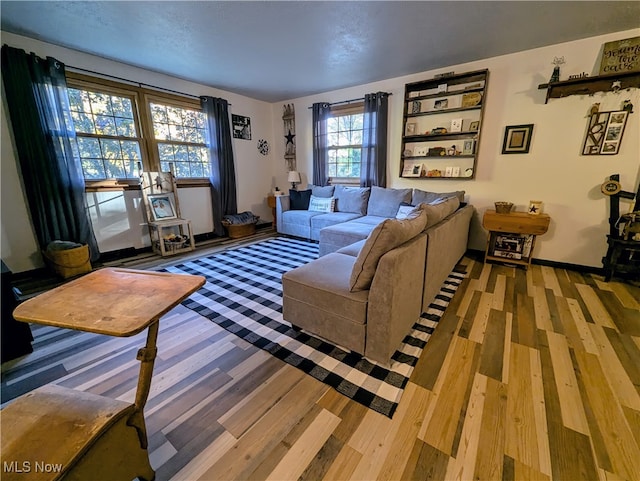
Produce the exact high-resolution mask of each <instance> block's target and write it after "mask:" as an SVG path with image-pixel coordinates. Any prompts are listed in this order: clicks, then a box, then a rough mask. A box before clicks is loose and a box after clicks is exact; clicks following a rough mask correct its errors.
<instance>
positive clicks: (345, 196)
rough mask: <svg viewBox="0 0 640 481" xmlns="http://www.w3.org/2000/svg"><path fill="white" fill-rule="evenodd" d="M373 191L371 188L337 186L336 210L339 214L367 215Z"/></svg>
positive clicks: (335, 195) (335, 194)
mask: <svg viewBox="0 0 640 481" xmlns="http://www.w3.org/2000/svg"><path fill="white" fill-rule="evenodd" d="M370 194H371V189H370V188H369V187H346V186H344V185H336V190H335V193H334V197H335V198H336V210H337V211H338V212H351V213H353V214H360V215H365V214H366V213H367V203H368V202H369V195H370Z"/></svg>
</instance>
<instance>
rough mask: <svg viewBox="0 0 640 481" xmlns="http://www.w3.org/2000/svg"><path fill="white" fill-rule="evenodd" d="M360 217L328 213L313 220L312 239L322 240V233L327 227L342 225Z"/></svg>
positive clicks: (350, 214) (349, 213)
mask: <svg viewBox="0 0 640 481" xmlns="http://www.w3.org/2000/svg"><path fill="white" fill-rule="evenodd" d="M357 217H358V214H353V213H351V212H327V213H322V214H320V215H317V216H315V217H312V218H311V238H312V239H314V240H320V231H321V230H322V229H324V228H325V227H331V226H334V225H336V224H338V225H341V224H343V223H345V222H348V221H350V220H352V219H355V218H357Z"/></svg>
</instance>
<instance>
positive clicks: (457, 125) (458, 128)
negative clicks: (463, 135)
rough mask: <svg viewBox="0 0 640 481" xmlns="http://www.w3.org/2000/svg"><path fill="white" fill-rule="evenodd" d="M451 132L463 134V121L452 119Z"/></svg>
mask: <svg viewBox="0 0 640 481" xmlns="http://www.w3.org/2000/svg"><path fill="white" fill-rule="evenodd" d="M450 132H462V119H452V120H451V130H450Z"/></svg>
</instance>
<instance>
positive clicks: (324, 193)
mask: <svg viewBox="0 0 640 481" xmlns="http://www.w3.org/2000/svg"><path fill="white" fill-rule="evenodd" d="M307 189H311V194H312V195H314V196H316V197H333V192H334V190H335V185H325V186H321V185H313V184H309V185H308V186H307Z"/></svg>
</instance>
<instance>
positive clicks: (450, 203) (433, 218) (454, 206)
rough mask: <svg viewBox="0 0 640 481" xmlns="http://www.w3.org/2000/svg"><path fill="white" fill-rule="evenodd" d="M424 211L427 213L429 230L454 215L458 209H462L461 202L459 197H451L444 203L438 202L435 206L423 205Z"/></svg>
mask: <svg viewBox="0 0 640 481" xmlns="http://www.w3.org/2000/svg"><path fill="white" fill-rule="evenodd" d="M422 205H423V206H424V210H425V211H426V212H427V228H429V227H431V226H432V225H436V224H437V223H438V222H440V221H441V220H442V219H445V218H446V217H448V216H450V215H451V214H453V213H454V212H455V211H456V210H458V207H460V201H459V200H458V198H457V197H449V198H448V199H445V200H444V202H442V201H441V202H437V203H435V204H422Z"/></svg>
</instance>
